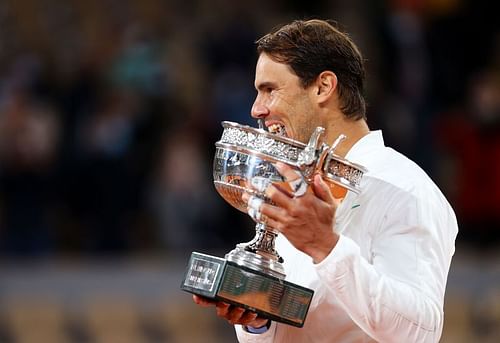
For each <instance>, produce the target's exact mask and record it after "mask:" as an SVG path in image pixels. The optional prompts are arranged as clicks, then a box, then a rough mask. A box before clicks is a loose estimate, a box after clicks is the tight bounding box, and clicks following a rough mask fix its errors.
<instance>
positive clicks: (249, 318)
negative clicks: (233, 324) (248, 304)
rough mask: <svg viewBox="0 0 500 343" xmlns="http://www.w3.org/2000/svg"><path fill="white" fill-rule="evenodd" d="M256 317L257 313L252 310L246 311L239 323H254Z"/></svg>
mask: <svg viewBox="0 0 500 343" xmlns="http://www.w3.org/2000/svg"><path fill="white" fill-rule="evenodd" d="M255 319H257V313H255V312H252V311H245V313H243V315H242V316H241V317H240V320H239V324H242V325H249V324H251V323H254V322H255Z"/></svg>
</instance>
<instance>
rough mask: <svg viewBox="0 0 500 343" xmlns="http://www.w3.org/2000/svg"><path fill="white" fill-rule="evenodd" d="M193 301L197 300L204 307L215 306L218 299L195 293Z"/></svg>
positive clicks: (196, 302)
mask: <svg viewBox="0 0 500 343" xmlns="http://www.w3.org/2000/svg"><path fill="white" fill-rule="evenodd" d="M193 301H194V302H195V304H197V305H200V306H202V307H209V306H214V305H215V304H216V303H217V301H215V300H210V299H207V298H204V297H201V296H199V295H196V294H193Z"/></svg>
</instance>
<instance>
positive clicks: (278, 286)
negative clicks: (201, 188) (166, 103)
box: [181, 121, 366, 327]
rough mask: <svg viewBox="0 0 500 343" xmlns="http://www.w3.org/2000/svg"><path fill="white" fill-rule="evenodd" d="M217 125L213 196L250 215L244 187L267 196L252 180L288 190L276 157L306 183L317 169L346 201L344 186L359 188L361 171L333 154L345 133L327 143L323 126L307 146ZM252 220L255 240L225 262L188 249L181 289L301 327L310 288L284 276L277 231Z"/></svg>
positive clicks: (245, 128) (247, 129) (240, 246)
mask: <svg viewBox="0 0 500 343" xmlns="http://www.w3.org/2000/svg"><path fill="white" fill-rule="evenodd" d="M222 126H223V128H224V131H223V133H222V137H221V139H220V141H218V142H217V143H216V144H215V145H216V152H215V159H214V167H213V177H214V184H215V188H216V189H217V191H218V193H219V194H220V195H221V196H222V197H223V198H224V199H225V200H226V201H227V202H228V203H229V204H231V205H232V206H233V207H235V208H237V209H238V210H240V211H242V212H245V213H246V212H247V204H246V203H245V202H244V201H243V200H242V198H241V197H242V195H243V193H244V192H246V193H249V194H251V195H253V196H256V197H259V198H261V199H264V200H265V201H269V200H267V199H266V197H265V195H264V194H263V193H261V192H259V191H258V190H257V188H256V187H254V186H252V184H255V181H258V182H264V183H277V184H280V185H281V186H282V187H285V188H286V187H289V183H287V182H286V180H284V178H283V177H282V176H281V175H280V173H279V172H278V171H277V170H276V168H275V167H274V164H275V163H276V162H282V163H285V164H287V165H288V166H290V167H292V168H293V169H294V170H296V171H297V173H298V174H299V175H301V177H302V179H303V180H304V181H305V184H306V185H307V184H309V183H310V182H312V180H313V177H314V175H315V174H316V173H320V174H321V175H322V177H323V179H324V180H325V182H326V183H327V185H328V186H329V188H330V189H331V191H332V194H334V196H335V197H336V198H343V197H344V196H345V194H346V192H347V191H348V190H349V191H352V192H355V193H359V191H360V188H359V185H360V182H361V178H362V176H363V174H364V173H365V172H366V170H365V169H364V168H363V167H362V166H360V165H357V164H355V163H351V162H349V161H347V160H346V159H344V158H342V157H340V156H338V155H336V154H335V149H336V147H337V146H338V144H340V143H341V141H342V140H343V139H344V138H345V136H344V135H340V136H339V137H338V138H337V140H336V141H335V142H334V143H333V144H332V146H331V147H330V146H328V145H326V144H324V143H323V144H321V143H320V138H321V135H322V134H323V132H324V129H323V128H321V127H318V128H316V130H315V131H314V132H313V134H312V136H311V137H310V139H309V143H308V144H307V145H306V144H304V143H301V142H298V141H295V140H292V139H290V138H287V137H282V136H279V135H276V134H273V133H270V132H267V131H265V130H264V129H263V128H262V127H261V128H253V127H250V126H245V125H240V124H237V123H233V122H227V121H225V122H222ZM254 220H255V219H254ZM255 221H256V226H255V230H256V235H255V237H254V238H253V239H252V240H251V241H250V242H247V243H240V244H238V245H237V246H236V248H235V249H234V250H232V251H231V252H229V253H228V254H226V256H225V258H224V259H222V258H219V257H215V256H210V255H206V254H202V253H198V252H193V253H192V254H191V258H190V261H189V264H188V268H187V270H186V274H185V277H184V280H183V282H182V284H181V288H182V289H183V290H185V291H188V292H191V293H194V294H198V295H201V296H204V297H207V298H210V299H217V300H221V301H225V302H228V303H231V304H234V305H236V306H241V307H244V308H246V309H249V310H252V311H255V312H257V313H258V314H259V315H260V316H262V317H267V318H269V319H272V320H275V321H278V322H282V323H286V324H290V325H293V326H297V327H302V326H303V325H304V321H305V318H306V315H307V311H308V309H309V305H310V302H311V299H312V296H313V291H312V290H310V289H307V288H305V287H301V286H299V285H296V284H293V283H290V282H288V281H286V280H285V271H284V269H283V264H282V263H283V259H282V258H281V257H280V255H279V254H278V252H277V251H276V249H275V239H276V237H277V235H278V233H277V232H276V231H275V230H274V229H273V228H272V227H270V226H269V225H267V224H266V222H265V220H264V218H262V219H260V220H255Z"/></svg>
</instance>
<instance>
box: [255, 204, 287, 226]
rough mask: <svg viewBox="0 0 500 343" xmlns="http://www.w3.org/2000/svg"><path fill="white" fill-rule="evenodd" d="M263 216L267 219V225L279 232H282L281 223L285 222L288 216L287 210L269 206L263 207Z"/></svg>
mask: <svg viewBox="0 0 500 343" xmlns="http://www.w3.org/2000/svg"><path fill="white" fill-rule="evenodd" d="M261 215H262V216H263V217H264V218H265V219H266V225H267V226H269V227H271V228H273V229H276V230H277V231H281V228H282V227H281V225H280V223H283V222H285V220H286V219H287V216H288V215H287V210H285V209H283V208H281V207H276V206H273V205H269V204H264V205H262V207H261Z"/></svg>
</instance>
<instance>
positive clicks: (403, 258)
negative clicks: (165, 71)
mask: <svg viewBox="0 0 500 343" xmlns="http://www.w3.org/2000/svg"><path fill="white" fill-rule="evenodd" d="M257 50H258V53H259V59H258V61H257V67H256V75H255V87H256V89H257V98H256V100H255V103H254V105H253V107H252V116H253V117H254V118H258V119H262V120H264V122H265V125H266V126H267V127H268V129H269V130H270V131H271V132H275V133H281V134H285V135H286V136H288V137H290V138H292V139H295V140H300V141H302V142H307V141H308V139H309V137H310V135H311V133H312V132H313V130H314V128H315V127H317V126H322V127H324V128H325V129H326V133H325V136H324V137H325V142H326V143H327V144H332V142H333V141H334V140H335V139H336V138H337V137H338V136H339V135H340V134H345V135H347V137H348V138H347V139H346V140H344V141H343V142H342V143H341V144H340V146H339V147H338V149H337V150H336V153H337V154H339V155H341V156H345V157H346V158H347V159H348V160H350V161H352V162H355V163H358V164H361V165H363V166H365V167H366V168H367V169H368V172H367V173H366V174H365V175H364V177H363V180H362V183H361V193H360V194H359V195H356V194H354V193H352V192H349V193H348V194H347V196H346V197H345V198H344V199H343V200H340V199H335V198H334V197H333V196H332V194H331V192H330V190H329V189H328V187H327V186H326V184H325V183H324V181H323V180H322V178H321V177H320V176H319V175H316V176H315V178H314V182H313V183H312V184H311V187H310V189H309V191H308V192H307V193H306V194H305V195H303V196H301V197H295V196H294V194H291V193H289V192H287V191H286V190H283V189H282V188H279V187H278V186H275V185H270V186H268V187H267V189H266V191H265V192H266V195H267V196H268V197H269V198H270V199H271V200H272V202H273V203H274V205H270V204H262V205H260V204H259V205H260V206H258V208H254V207H252V206H254V204H255V203H259V202H256V201H252V198H251V197H249V196H247V195H245V196H244V199H245V200H246V201H247V203H248V204H249V206H250V207H249V210H251V211H250V212H251V213H255V212H260V215H263V216H266V218H267V222H268V223H269V225H271V226H272V227H274V228H276V229H277V230H278V231H279V232H280V236H279V238H278V241H277V248H278V251H279V252H280V254H281V255H282V256H283V258H284V260H285V272H286V274H287V280H289V281H291V282H293V283H297V284H300V285H302V286H305V287H308V288H312V289H314V290H315V294H314V297H313V300H312V303H311V306H310V310H309V313H308V317H307V319H306V322H305V324H304V327H303V328H295V327H292V326H289V325H284V324H280V323H275V322H271V321H268V320H266V319H264V318H260V317H258V316H257V315H256V314H255V313H252V312H250V311H245V310H243V309H241V308H236V307H234V306H229V305H228V304H225V303H222V302H218V303H215V302H211V301H208V300H206V299H202V298H200V297H197V296H195V297H194V300H195V302H196V303H198V304H200V305H203V306H210V305H215V307H216V309H217V314H218V315H219V316H221V317H223V318H225V319H226V320H228V321H229V322H231V323H233V324H236V333H237V336H238V339H239V340H240V342H370V341H379V342H437V341H438V340H439V337H440V335H441V331H442V327H443V299H444V292H445V286H446V279H447V274H448V270H449V266H450V262H451V257H452V255H453V253H454V242H455V237H456V235H457V231H458V229H457V223H456V219H455V215H454V213H453V210H452V209H451V207H450V205H449V204H448V202H447V201H446V199H445V198H444V196H443V195H442V194H441V192H440V191H439V189H438V188H437V187H436V185H435V184H434V183H433V182H432V181H431V180H430V179H429V177H428V176H427V175H426V174H425V173H424V172H423V171H422V170H421V169H420V168H419V167H418V166H417V165H416V164H414V163H413V162H411V161H410V160H409V159H407V158H406V157H404V156H403V155H401V154H399V153H398V152H396V151H394V150H392V149H391V148H388V147H385V146H384V143H383V138H382V133H381V132H380V131H373V132H370V130H369V128H368V125H367V123H366V119H365V118H366V117H365V102H364V99H363V96H362V92H363V83H364V69H363V60H362V57H361V54H360V53H359V51H358V49H357V47H356V46H355V45H354V43H353V42H352V41H351V40H350V39H349V37H348V36H347V35H345V34H344V33H342V32H340V31H339V30H337V29H336V28H335V27H334V26H333V25H331V24H330V23H329V22H326V21H322V20H309V21H295V22H292V23H291V24H288V25H285V26H283V27H281V28H279V29H278V30H276V31H274V32H272V33H270V34H267V35H265V36H264V37H262V38H261V39H259V40H258V41H257ZM277 168H278V170H279V171H280V173H281V174H282V175H283V176H284V177H285V178H287V180H288V181H293V180H294V179H296V178H297V176H296V174H295V173H294V172H293V171H292V170H291V169H290V168H288V167H287V166H286V165H283V164H277Z"/></svg>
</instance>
